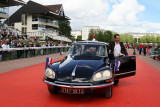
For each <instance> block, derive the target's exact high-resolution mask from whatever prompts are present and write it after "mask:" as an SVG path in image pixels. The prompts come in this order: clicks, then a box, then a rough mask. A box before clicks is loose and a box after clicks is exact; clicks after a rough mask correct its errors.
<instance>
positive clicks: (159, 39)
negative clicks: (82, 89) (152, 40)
mask: <svg viewBox="0 0 160 107" xmlns="http://www.w3.org/2000/svg"><path fill="white" fill-rule="evenodd" d="M156 43H160V35H157V37H156Z"/></svg>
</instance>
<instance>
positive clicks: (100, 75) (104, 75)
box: [93, 70, 112, 81]
mask: <svg viewBox="0 0 160 107" xmlns="http://www.w3.org/2000/svg"><path fill="white" fill-rule="evenodd" d="M111 78H112V72H111V70H104V71H100V72H97V73H96V74H94V76H93V81H101V80H107V79H111Z"/></svg>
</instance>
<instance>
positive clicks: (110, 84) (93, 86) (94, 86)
mask: <svg viewBox="0 0 160 107" xmlns="http://www.w3.org/2000/svg"><path fill="white" fill-rule="evenodd" d="M44 82H45V83H47V84H50V85H53V86H58V87H65V88H100V87H107V86H112V85H113V84H114V82H111V83H108V84H100V85H92V86H73V85H72V84H71V85H69V84H68V85H61V84H57V83H54V82H49V81H46V80H44Z"/></svg>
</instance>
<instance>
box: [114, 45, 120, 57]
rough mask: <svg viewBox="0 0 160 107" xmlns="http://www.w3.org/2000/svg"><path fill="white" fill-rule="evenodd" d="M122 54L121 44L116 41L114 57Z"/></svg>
mask: <svg viewBox="0 0 160 107" xmlns="http://www.w3.org/2000/svg"><path fill="white" fill-rule="evenodd" d="M120 54H121V46H120V43H115V47H114V57H118V56H119V55H120Z"/></svg>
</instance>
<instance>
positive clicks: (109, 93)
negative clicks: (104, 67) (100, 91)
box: [104, 86, 113, 99]
mask: <svg viewBox="0 0 160 107" xmlns="http://www.w3.org/2000/svg"><path fill="white" fill-rule="evenodd" d="M112 88H113V87H112V86H111V87H109V88H108V89H107V91H106V92H105V94H104V95H105V98H106V99H109V98H111V97H112Z"/></svg>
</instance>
